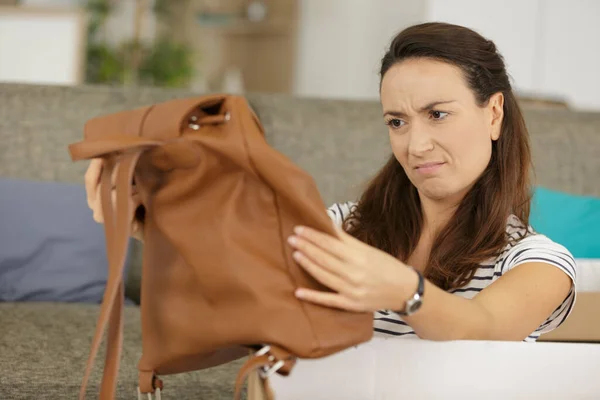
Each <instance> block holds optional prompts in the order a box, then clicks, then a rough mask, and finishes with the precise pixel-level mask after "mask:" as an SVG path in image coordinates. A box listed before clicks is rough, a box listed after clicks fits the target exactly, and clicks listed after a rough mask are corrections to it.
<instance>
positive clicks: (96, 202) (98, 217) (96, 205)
mask: <svg viewBox="0 0 600 400" xmlns="http://www.w3.org/2000/svg"><path fill="white" fill-rule="evenodd" d="M100 187H101V186H100V185H98V186H96V188H95V190H94V197H93V200H92V204H91V208H92V211H93V212H94V221H96V222H98V223H99V224H102V223H104V215H103V212H102V198H101V196H100Z"/></svg>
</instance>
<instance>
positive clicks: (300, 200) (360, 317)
mask: <svg viewBox="0 0 600 400" xmlns="http://www.w3.org/2000/svg"><path fill="white" fill-rule="evenodd" d="M69 150H70V154H71V158H72V159H73V160H74V161H77V160H84V159H92V158H102V159H104V167H103V171H102V173H101V178H100V185H101V189H100V190H101V198H102V208H103V212H104V218H105V222H104V228H105V232H106V246H107V255H108V260H109V271H108V280H107V285H106V289H105V293H104V299H103V302H102V305H101V307H100V313H99V316H98V320H97V325H96V331H95V335H94V338H93V342H92V345H91V350H90V354H89V358H88V362H87V366H86V370H85V376H84V379H83V382H82V385H81V392H80V398H84V396H85V390H86V385H87V382H88V378H89V375H90V372H91V369H92V367H93V364H94V359H95V357H96V354H97V352H98V349H99V346H100V343H101V341H102V338H103V335H104V331H105V329H106V328H108V329H107V331H108V332H107V343H106V358H105V363H104V372H103V377H102V383H101V388H100V398H101V399H104V400H108V399H114V396H115V390H116V382H117V375H118V368H119V359H120V355H121V346H122V337H123V321H122V309H123V303H124V282H123V268H124V264H125V256H126V252H127V243H128V239H129V236H130V234H131V232H130V229H131V221H132V219H133V218H134V215H135V216H136V217H137V218H139V219H140V220H143V236H144V249H143V257H142V258H143V266H142V278H141V285H142V286H141V300H140V302H141V304H140V308H141V324H142V354H141V359H140V360H139V363H138V371H139V387H138V395H139V394H150V393H155V392H158V393H157V394H159V393H160V391H161V389H162V388H163V384H162V381H161V380H160V379H159V378H158V377H159V376H161V375H168V374H179V373H184V372H188V371H194V370H200V369H203V368H208V367H211V366H215V365H219V364H223V363H226V362H230V361H232V360H235V359H239V358H241V357H248V360H247V361H246V363H245V364H244V365H243V367H242V368H241V369H240V371H239V374H238V377H237V381H236V391H235V393H236V395H235V396H236V398H237V397H239V395H240V389H241V388H242V387H243V385H244V383H245V381H246V377H247V376H248V374H249V373H251V372H252V371H255V372H258V373H259V375H260V378H259V382H260V383H261V384H262V385H264V386H261V391H262V389H264V393H265V395H267V396H271V397H272V393H270V392H269V389H268V386H267V379H268V376H269V375H271V374H273V373H278V374H281V375H284V376H285V375H287V374H289V373H290V371H291V370H292V368H293V366H294V363H295V360H296V359H297V358H309V359H310V358H320V357H324V356H328V355H331V354H333V353H336V352H339V351H341V350H344V349H346V348H348V347H351V346H354V345H357V344H360V343H363V342H366V341H368V340H370V338H371V337H372V334H373V333H372V332H373V328H372V326H373V325H372V324H373V322H372V314H371V313H353V312H347V311H342V310H337V309H332V308H327V307H322V306H318V305H314V304H310V303H308V302H302V301H300V300H298V299H297V298H296V297H295V296H294V291H295V289H296V288H298V287H308V288H313V289H317V290H323V291H328V290H330V289H328V288H326V287H323V286H322V285H321V284H320V283H319V282H317V281H316V280H315V279H313V278H312V277H311V276H310V275H308V274H307V273H306V272H305V271H304V270H303V269H302V268H301V267H300V266H299V265H298V264H297V263H296V262H295V261H294V259H293V258H292V249H291V248H290V246H287V245H286V239H287V237H288V236H289V235H291V234H292V229H293V227H294V226H296V225H299V224H302V225H305V226H311V227H313V228H315V229H318V230H321V231H323V232H326V233H329V234H331V235H335V229H334V228H333V226H332V222H331V220H330V218H329V217H328V216H327V213H326V209H325V205H324V203H323V201H322V199H321V197H320V195H319V193H318V190H317V188H316V185H315V183H314V181H313V179H312V178H311V177H310V176H309V175H308V174H307V173H306V172H304V171H303V170H301V169H300V168H298V167H297V166H296V165H294V164H293V163H292V162H291V161H290V160H289V159H288V158H286V157H285V156H283V155H282V154H281V153H279V152H277V151H276V150H274V149H273V148H272V147H270V146H269V145H268V144H267V142H266V140H265V137H264V130H263V127H262V125H261V123H260V121H259V119H258V118H257V116H256V114H255V113H254V112H253V111H252V109H251V108H250V106H249V104H248V103H247V101H246V99H245V98H243V97H240V96H232V95H209V96H200V97H194V98H185V99H176V100H171V101H167V102H163V103H159V104H154V105H150V106H147V107H142V108H138V109H134V110H127V111H122V112H118V113H115V114H110V115H105V116H101V117H97V118H94V119H91V120H90V121H88V122H87V123H86V125H85V132H84V139H83V140H82V141H80V142H78V143H73V144H71V145H70V146H69ZM113 173H114V174H115V175H116V183H115V187H114V188H113V187H112V183H111V177H112V175H113ZM132 184H135V187H136V189H137V191H138V193H139V194H140V197H141V205H140V207H139V208H136V209H133V208H134V207H132V206H131V204H130V201H129V199H130V196H131V193H132ZM113 189H115V190H116V197H117V198H116V201H115V203H114V205H113V201H112V199H111V191H112V190H113Z"/></svg>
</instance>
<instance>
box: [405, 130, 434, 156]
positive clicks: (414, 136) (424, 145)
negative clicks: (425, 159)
mask: <svg viewBox="0 0 600 400" xmlns="http://www.w3.org/2000/svg"><path fill="white" fill-rule="evenodd" d="M431 150H433V138H432V136H431V133H430V132H429V130H428V129H427V128H426V127H424V126H414V125H413V126H412V127H411V129H410V131H409V132H408V153H409V154H410V155H412V156H415V157H422V156H423V155H424V154H425V153H427V152H429V151H431Z"/></svg>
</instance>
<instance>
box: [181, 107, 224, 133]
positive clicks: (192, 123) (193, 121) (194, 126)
mask: <svg viewBox="0 0 600 400" xmlns="http://www.w3.org/2000/svg"><path fill="white" fill-rule="evenodd" d="M230 119H231V114H230V113H229V111H227V112H226V113H225V114H224V115H223V121H222V122H227V121H229V120H230ZM188 126H189V127H190V128H192V129H193V130H195V131H197V130H198V129H200V126H201V125H200V122H199V121H198V117H197V116H195V115H192V116H191V117H190V121H189V123H188Z"/></svg>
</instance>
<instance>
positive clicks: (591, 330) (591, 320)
mask: <svg viewBox="0 0 600 400" xmlns="http://www.w3.org/2000/svg"><path fill="white" fill-rule="evenodd" d="M538 341H543V342H588V343H593V342H595V343H600V292H596V293H594V292H582V293H578V294H577V300H576V302H575V306H574V307H573V311H572V312H571V315H570V316H569V318H567V320H566V321H565V322H563V324H562V325H561V326H559V327H558V328H556V329H555V330H553V331H552V332H549V333H547V334H545V335H542V336H541V337H540V338H539V339H538ZM598 362H599V363H600V360H598ZM599 397H600V394H599Z"/></svg>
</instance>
